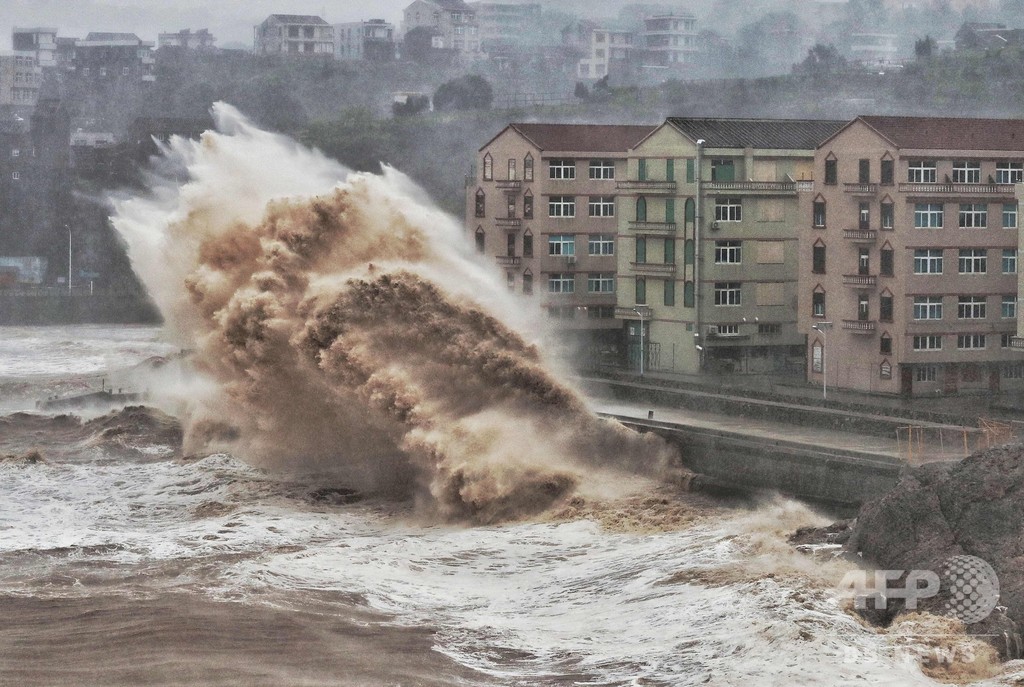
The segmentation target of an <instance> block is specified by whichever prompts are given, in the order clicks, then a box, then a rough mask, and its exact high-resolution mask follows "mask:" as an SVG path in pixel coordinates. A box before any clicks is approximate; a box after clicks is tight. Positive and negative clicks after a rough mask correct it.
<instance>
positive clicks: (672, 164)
mask: <svg viewBox="0 0 1024 687" xmlns="http://www.w3.org/2000/svg"><path fill="white" fill-rule="evenodd" d="M665 180H666V181H675V180H676V161H675V160H673V159H671V158H669V159H668V160H665Z"/></svg>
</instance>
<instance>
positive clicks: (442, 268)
mask: <svg viewBox="0 0 1024 687" xmlns="http://www.w3.org/2000/svg"><path fill="white" fill-rule="evenodd" d="M214 116H215V120H216V122H217V129H218V130H217V131H209V132H206V133H205V134H204V135H203V136H202V138H201V140H200V141H198V142H196V141H187V140H183V139H173V140H172V141H171V142H170V143H169V144H168V145H167V146H166V147H165V148H164V149H163V159H162V161H160V162H159V164H158V165H157V169H158V170H159V169H160V168H163V169H164V170H173V171H174V172H173V174H166V173H165V174H164V175H159V174H157V175H155V176H154V178H153V192H152V193H151V194H150V195H149V196H148V197H145V198H131V199H123V200H121V201H118V202H117V203H116V212H115V216H114V218H113V221H114V225H115V226H116V227H117V229H118V230H119V231H120V233H121V234H122V235H123V236H124V238H125V240H126V242H127V245H128V249H129V255H130V257H131V259H132V261H133V265H134V266H135V268H136V270H137V271H138V273H139V275H140V277H141V278H142V279H143V280H144V282H145V283H146V284H147V287H148V288H149V290H150V292H151V294H152V295H153V298H154V300H155V301H156V303H157V304H158V306H159V307H160V309H161V311H162V313H163V314H164V316H165V319H166V321H167V323H168V328H169V329H170V330H171V332H172V335H173V336H174V337H175V339H176V340H177V341H178V342H179V343H180V345H182V346H185V347H188V348H190V349H192V350H194V355H193V357H192V362H191V364H192V366H193V367H194V369H195V371H196V375H197V376H198V377H200V378H203V379H205V380H212V381H213V382H214V384H208V383H207V384H202V385H199V386H197V387H196V388H197V389H201V390H202V391H201V393H199V392H196V393H195V398H193V399H190V402H189V404H188V406H187V408H186V409H185V412H184V413H183V414H184V418H183V421H184V424H185V436H186V439H185V440H186V449H187V450H189V451H193V452H195V451H203V450H215V449H220V448H229V449H230V450H231V451H232V452H234V453H236V454H237V455H239V456H242V457H244V458H246V459H247V460H250V461H253V462H256V463H258V464H262V465H268V466H274V467H296V468H298V467H304V468H308V467H310V466H315V467H316V468H318V469H321V470H328V471H330V472H332V473H334V474H336V475H337V476H338V478H339V479H341V480H343V481H345V482H346V483H347V484H349V485H350V486H354V487H357V488H360V489H367V490H385V489H401V490H411V491H413V492H414V494H415V495H416V496H417V497H418V498H420V499H421V502H422V503H423V505H424V507H425V508H426V509H428V510H431V511H434V512H436V513H438V514H440V515H441V516H443V517H450V518H464V519H469V520H473V521H477V522H492V521H496V520H501V519H506V518H510V517H517V516H521V515H526V514H530V513H534V512H538V511H540V510H543V509H545V508H547V507H548V506H550V505H551V504H552V503H554V502H556V501H558V500H560V499H563V498H564V497H566V496H567V495H568V494H570V493H571V492H573V490H574V489H576V488H577V487H578V486H579V485H580V483H581V482H582V481H585V480H586V479H587V475H588V473H590V472H592V471H594V470H599V469H604V468H620V467H628V468H630V469H632V470H641V471H644V472H648V473H657V472H658V471H659V470H661V469H663V468H665V467H667V466H669V465H670V464H671V463H672V461H673V453H672V451H671V450H670V449H669V448H668V447H666V446H665V445H664V443H663V442H661V440H660V439H657V438H656V437H653V436H641V435H637V434H635V433H633V432H630V431H628V430H626V429H624V428H623V427H621V426H620V425H617V424H615V423H612V422H608V421H604V420H600V419H598V418H595V417H594V416H593V415H592V414H591V413H590V412H589V411H588V410H587V409H586V407H585V405H584V403H583V402H582V400H581V398H580V397H579V396H578V395H577V393H576V392H575V391H574V390H572V389H570V388H569V387H567V386H566V385H565V384H564V383H562V382H561V381H560V380H559V379H558V378H557V377H556V376H555V375H554V374H553V373H552V372H551V370H550V368H549V366H548V365H547V364H546V362H545V360H544V359H543V357H542V355H541V352H540V351H539V349H538V348H537V346H536V345H535V344H534V343H531V341H530V340H529V339H527V338H524V334H523V333H522V332H526V336H529V337H531V338H534V339H535V338H536V336H537V331H538V330H537V326H536V324H535V321H536V320H538V319H539V312H538V311H537V309H536V306H535V305H532V304H530V303H529V302H528V301H526V300H523V299H521V298H520V297H518V296H515V295H512V294H509V293H508V292H507V289H505V288H504V286H503V285H502V284H500V283H499V281H498V280H497V278H496V276H495V275H494V274H493V273H492V270H491V269H490V268H488V266H486V265H484V264H482V263H481V262H479V261H478V260H477V259H475V257H474V256H473V255H472V252H471V250H470V247H469V246H468V245H467V242H466V241H465V240H464V238H463V234H462V231H461V229H460V227H459V226H458V224H457V223H456V222H455V221H453V220H452V219H451V218H450V217H448V216H446V215H445V214H444V213H442V212H440V211H439V210H437V209H436V208H434V207H433V206H431V205H430V203H429V201H428V200H427V199H426V198H425V196H424V194H423V193H422V192H421V191H420V190H419V189H418V188H416V187H415V185H414V184H412V183H411V182H410V181H409V179H408V178H406V177H405V176H403V175H402V174H400V173H399V172H397V171H395V170H392V169H386V170H385V172H384V174H383V175H381V176H376V175H369V174H356V173H352V172H350V171H349V170H347V169H345V168H344V167H342V166H340V165H338V164H337V163H335V162H333V161H331V160H328V159H327V158H325V157H323V156H322V155H320V154H319V153H317V152H315V151H309V150H306V149H304V148H302V147H300V146H298V145H297V144H295V143H294V142H293V141H291V140H289V139H287V138H285V137H283V136H279V135H274V134H270V133H267V132H264V131H260V130H259V129H257V128H256V127H254V126H253V125H252V124H250V123H249V122H248V121H246V120H245V118H244V117H243V116H241V115H240V114H239V113H238V112H237V111H236V110H234V109H233V108H231V107H230V106H227V105H223V104H218V105H216V106H215V107H214ZM182 175H184V178H185V179H186V181H185V182H184V183H183V184H180V183H178V179H179V178H181V177H182ZM499 313H500V315H499Z"/></svg>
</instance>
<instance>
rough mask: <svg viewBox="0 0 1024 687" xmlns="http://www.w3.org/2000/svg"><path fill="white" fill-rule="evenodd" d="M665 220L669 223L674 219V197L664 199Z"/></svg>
mask: <svg viewBox="0 0 1024 687" xmlns="http://www.w3.org/2000/svg"><path fill="white" fill-rule="evenodd" d="M665 221H666V222H668V223H669V224H674V223H675V221H676V199H675V198H666V199H665Z"/></svg>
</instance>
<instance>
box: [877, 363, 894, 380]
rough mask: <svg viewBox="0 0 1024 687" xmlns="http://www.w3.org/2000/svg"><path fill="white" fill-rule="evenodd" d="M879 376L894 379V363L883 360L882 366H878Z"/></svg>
mask: <svg viewBox="0 0 1024 687" xmlns="http://www.w3.org/2000/svg"><path fill="white" fill-rule="evenodd" d="M878 376H879V377H881V378H882V379H892V363H890V362H889V361H888V360H883V361H882V364H881V365H879V366H878Z"/></svg>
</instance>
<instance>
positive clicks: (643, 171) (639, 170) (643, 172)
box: [636, 158, 647, 181]
mask: <svg viewBox="0 0 1024 687" xmlns="http://www.w3.org/2000/svg"><path fill="white" fill-rule="evenodd" d="M636 178H637V179H639V180H640V181H647V159H646V158H640V159H639V160H637V161H636Z"/></svg>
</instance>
